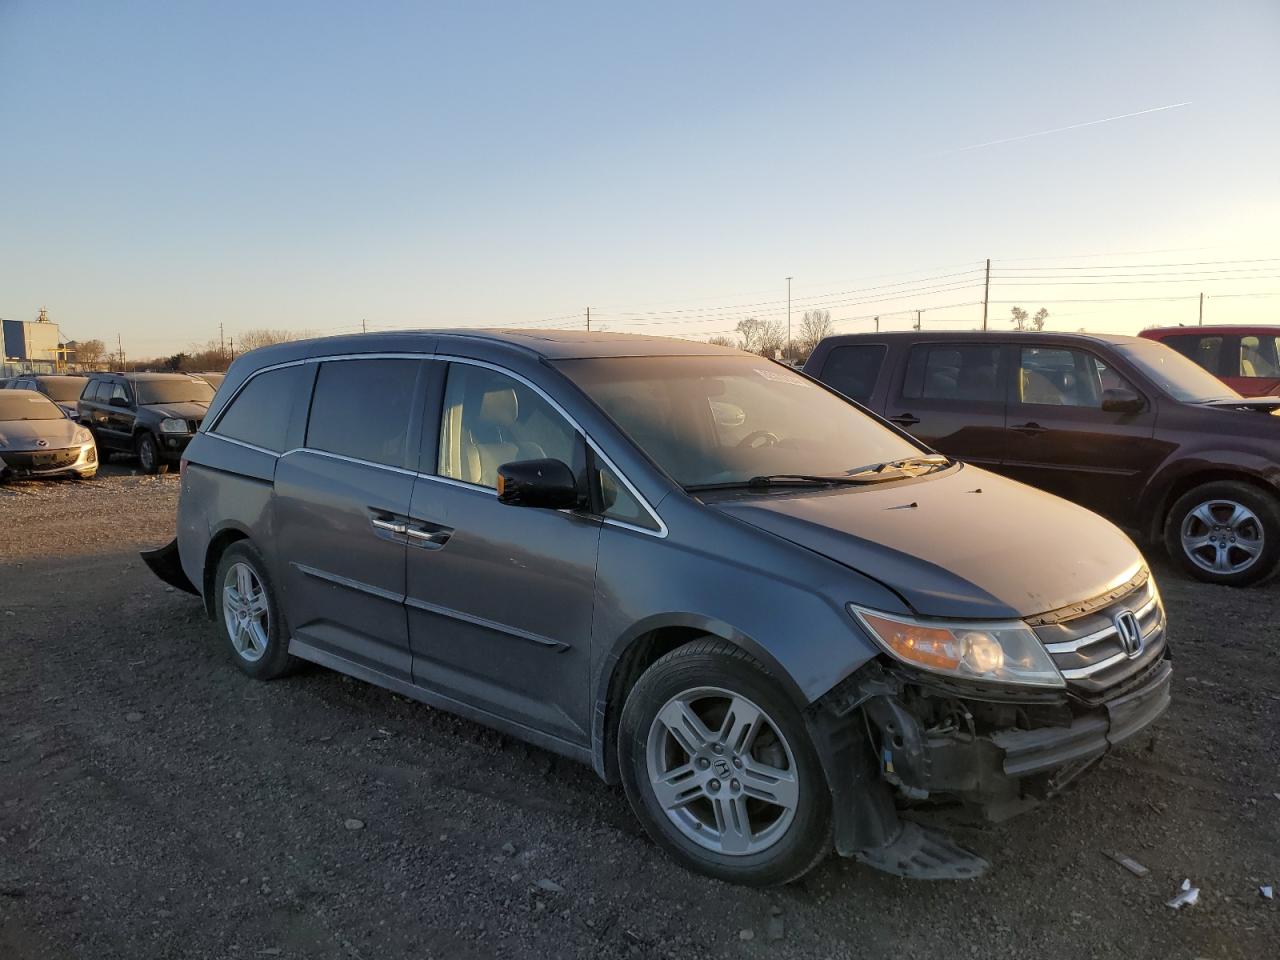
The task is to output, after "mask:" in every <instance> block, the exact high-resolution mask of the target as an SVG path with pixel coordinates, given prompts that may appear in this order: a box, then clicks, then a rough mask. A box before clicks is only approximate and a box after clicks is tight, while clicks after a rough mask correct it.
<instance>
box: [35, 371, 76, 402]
mask: <svg viewBox="0 0 1280 960" xmlns="http://www.w3.org/2000/svg"><path fill="white" fill-rule="evenodd" d="M85 382H86V380H85V378H84V377H57V378H49V379H47V380H41V381H40V387H41V393H44V394H47V395H48V397H49V398H50V399H51V400H56V401H58V402H59V403H70V402H71V401H73V400H79V399H80V394H81V392H83V390H84V385H85Z"/></svg>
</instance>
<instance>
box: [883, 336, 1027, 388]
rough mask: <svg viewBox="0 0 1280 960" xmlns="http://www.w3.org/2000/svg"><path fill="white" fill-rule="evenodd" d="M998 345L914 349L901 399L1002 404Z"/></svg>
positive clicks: (933, 345) (932, 345) (924, 345)
mask: <svg viewBox="0 0 1280 960" xmlns="http://www.w3.org/2000/svg"><path fill="white" fill-rule="evenodd" d="M1001 351H1002V348H1001V346H1000V345H999V344H986V343H922V344H919V345H917V346H914V347H912V348H911V355H910V357H908V359H907V372H906V377H905V379H904V380H903V383H902V396H903V398H904V399H908V400H968V401H981V402H997V403H998V402H1002V401H1003V400H1004V395H1003V394H1004V391H1003V389H1002V388H1001V377H1000V356H1001Z"/></svg>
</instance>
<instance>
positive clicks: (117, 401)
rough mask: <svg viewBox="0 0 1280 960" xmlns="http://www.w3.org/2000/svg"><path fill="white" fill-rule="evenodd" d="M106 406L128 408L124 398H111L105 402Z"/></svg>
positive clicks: (127, 402)
mask: <svg viewBox="0 0 1280 960" xmlns="http://www.w3.org/2000/svg"><path fill="white" fill-rule="evenodd" d="M107 405H108V406H111V407H126V408H127V407H128V406H129V401H128V400H127V399H126V398H124V397H112V398H111V399H110V400H108V401H107Z"/></svg>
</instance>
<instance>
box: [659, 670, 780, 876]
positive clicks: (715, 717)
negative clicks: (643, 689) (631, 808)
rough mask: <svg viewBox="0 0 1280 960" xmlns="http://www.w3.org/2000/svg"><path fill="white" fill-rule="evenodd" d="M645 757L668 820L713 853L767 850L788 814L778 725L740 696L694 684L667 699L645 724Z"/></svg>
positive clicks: (742, 853)
mask: <svg viewBox="0 0 1280 960" xmlns="http://www.w3.org/2000/svg"><path fill="white" fill-rule="evenodd" d="M646 758H647V767H648V774H649V785H650V788H651V789H652V790H653V794H654V796H655V798H656V799H657V801H658V804H659V806H660V807H661V808H662V810H663V812H664V813H665V814H666V816H667V819H669V820H670V821H671V823H672V824H673V825H674V826H675V827H676V829H677V830H679V831H680V833H681V834H682V835H684V836H685V837H686V838H688V839H689V840H692V841H693V842H694V843H696V844H698V845H700V846H702V847H705V848H707V849H709V850H712V851H715V852H716V853H721V854H725V855H729V856H747V855H750V854H756V853H760V852H761V851H764V850H767V849H768V848H769V847H771V846H773V844H775V843H777V842H778V841H779V840H780V839H782V837H783V836H784V835H785V834H786V832H787V828H788V827H790V826H791V822H792V821H793V820H794V819H795V815H796V808H797V806H798V805H799V800H800V787H799V779H798V777H797V769H796V760H795V755H794V754H793V753H792V750H791V746H790V744H788V743H787V740H786V737H784V736H783V734H782V731H781V728H780V727H779V726H778V724H777V723H776V722H774V720H773V719H772V718H770V717H769V715H768V714H767V713H765V712H764V711H763V710H762V709H761V708H760V707H758V706H757V705H756V704H754V703H752V702H751V701H750V700H748V699H747V698H746V697H743V696H741V695H740V694H736V693H733V692H731V691H729V690H724V689H721V688H719V687H698V688H695V689H692V690H687V691H685V692H683V693H681V694H679V695H677V696H675V697H672V698H671V699H670V700H668V701H667V703H666V704H665V705H664V706H663V708H662V709H661V710H660V711H658V714H657V716H656V717H655V718H654V721H653V724H652V726H651V727H650V729H649V736H648V742H647V745H646Z"/></svg>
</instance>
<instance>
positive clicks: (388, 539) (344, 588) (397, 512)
mask: <svg viewBox="0 0 1280 960" xmlns="http://www.w3.org/2000/svg"><path fill="white" fill-rule="evenodd" d="M425 376H426V364H425V362H424V361H421V360H414V359H399V358H370V359H356V360H334V361H326V362H324V363H321V364H320V365H319V370H318V371H317V373H316V383H315V391H314V394H313V397H312V402H311V412H310V416H309V418H308V421H307V431H306V440H305V443H304V446H303V447H302V448H301V449H298V450H292V451H290V452H288V453H287V454H285V455H284V456H283V457H281V458H280V461H279V463H278V464H277V466H276V476H275V498H274V507H273V517H272V526H273V527H274V531H275V537H276V544H277V546H276V551H275V552H276V555H277V556H278V557H279V558H280V566H281V568H282V569H279V570H277V571H276V572H277V577H278V579H279V582H281V583H283V585H284V589H283V591H282V592H283V598H282V601H283V605H284V613H285V619H286V620H287V621H288V623H289V627H290V629H291V631H292V637H293V639H294V640H296V641H298V642H299V643H301V644H305V645H306V646H307V648H308V651H307V655H308V658H309V659H313V660H320V661H321V662H324V661H325V660H326V659H327V660H329V661H330V663H331V665H332V666H337V667H339V668H340V669H347V670H350V669H351V667H352V666H354V667H355V668H356V670H355V671H354V672H357V673H359V672H360V671H366V672H372V673H375V674H378V675H380V676H382V677H391V678H394V679H396V680H401V681H405V682H408V681H409V680H411V678H412V670H411V667H410V657H409V639H408V631H407V627H406V623H405V612H404V609H405V608H404V593H405V581H404V571H405V551H406V546H405V544H406V541H407V539H408V538H407V535H406V533H405V530H406V523H407V520H408V514H409V503H410V500H411V498H412V495H413V485H414V480H415V479H416V472H415V470H414V469H413V465H414V464H415V463H416V460H417V454H418V436H419V433H420V428H421V417H422V397H423V395H424V392H425V382H424V380H423V378H424V377H425Z"/></svg>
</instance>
